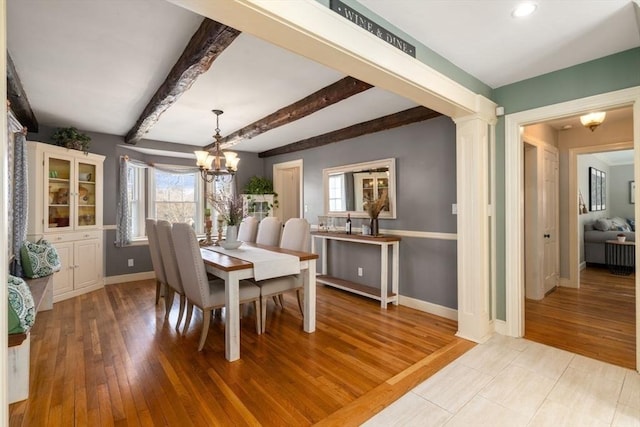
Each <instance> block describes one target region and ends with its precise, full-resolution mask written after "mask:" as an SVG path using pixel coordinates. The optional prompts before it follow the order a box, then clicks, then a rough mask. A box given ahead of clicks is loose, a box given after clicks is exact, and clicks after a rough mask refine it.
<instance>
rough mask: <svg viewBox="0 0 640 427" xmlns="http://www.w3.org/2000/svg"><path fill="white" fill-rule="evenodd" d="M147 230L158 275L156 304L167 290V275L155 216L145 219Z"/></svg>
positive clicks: (154, 268) (152, 261) (150, 249)
mask: <svg viewBox="0 0 640 427" xmlns="http://www.w3.org/2000/svg"><path fill="white" fill-rule="evenodd" d="M144 224H145V228H146V231H147V240H148V241H149V252H150V253H151V265H152V266H153V272H154V273H155V275H156V305H158V301H159V300H160V296H161V295H162V294H163V293H164V291H165V289H164V288H165V286H166V284H167V276H166V275H165V272H164V265H163V264H162V255H160V246H159V245H158V235H157V233H156V220H155V219H153V218H147V219H145V221H144Z"/></svg>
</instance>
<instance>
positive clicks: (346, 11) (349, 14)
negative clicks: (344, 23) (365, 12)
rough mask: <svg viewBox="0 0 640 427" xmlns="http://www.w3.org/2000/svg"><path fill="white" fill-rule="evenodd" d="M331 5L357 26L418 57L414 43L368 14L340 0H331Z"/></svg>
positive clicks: (332, 8)
mask: <svg viewBox="0 0 640 427" xmlns="http://www.w3.org/2000/svg"><path fill="white" fill-rule="evenodd" d="M329 7H330V8H331V10H333V11H334V12H336V13H338V14H339V15H341V16H343V17H344V18H347V19H348V20H349V21H351V22H353V23H354V24H356V25H357V26H359V27H361V28H364V29H365V30H367V31H369V32H370V33H371V34H373V35H375V36H376V37H378V38H380V39H382V40H384V41H386V42H387V43H389V44H390V45H392V46H393V47H396V48H398V49H400V50H401V51H403V52H404V53H406V54H407V55H411V56H413V57H414V58H415V57H416V47H415V46H414V45H412V44H409V43H407V42H406V41H404V40H403V39H401V38H400V37H398V36H396V35H395V34H393V33H392V32H391V31H389V30H386V29H384V28H382V27H381V26H380V25H378V24H376V23H375V22H373V21H372V20H370V19H369V18H367V17H366V16H362V15H361V14H360V13H358V12H356V11H355V10H353V9H352V8H350V7H349V6H347V5H346V4H344V3H342V2H341V1H340V0H331V3H330V4H329Z"/></svg>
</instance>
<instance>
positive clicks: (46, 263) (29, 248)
mask: <svg viewBox="0 0 640 427" xmlns="http://www.w3.org/2000/svg"><path fill="white" fill-rule="evenodd" d="M20 258H21V259H22V269H23V270H24V275H25V276H27V277H29V278H31V279H36V278H38V277H44V276H49V275H51V274H53V273H55V272H56V271H60V267H61V264H60V257H59V256H58V252H57V251H56V248H54V247H53V245H52V244H51V243H49V242H48V241H46V240H44V239H40V240H39V241H38V242H36V243H34V242H30V241H28V240H25V242H24V243H23V244H22V248H21V249H20Z"/></svg>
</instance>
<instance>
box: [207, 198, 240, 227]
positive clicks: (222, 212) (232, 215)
mask: <svg viewBox="0 0 640 427" xmlns="http://www.w3.org/2000/svg"><path fill="white" fill-rule="evenodd" d="M208 198H209V202H210V203H211V206H213V208H214V209H215V210H216V212H218V215H219V216H220V217H221V218H222V219H223V221H224V222H226V223H227V225H240V223H241V222H242V219H243V218H244V209H243V204H242V197H233V196H232V195H230V194H226V193H218V194H216V195H213V194H210V195H209V196H208Z"/></svg>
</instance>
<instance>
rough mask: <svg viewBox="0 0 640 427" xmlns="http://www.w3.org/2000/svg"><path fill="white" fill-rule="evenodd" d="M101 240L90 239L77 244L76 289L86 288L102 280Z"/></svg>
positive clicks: (75, 254)
mask: <svg viewBox="0 0 640 427" xmlns="http://www.w3.org/2000/svg"><path fill="white" fill-rule="evenodd" d="M101 256H102V252H101V250H100V240H99V239H88V240H81V241H78V242H75V253H74V258H75V259H74V260H75V266H74V267H75V270H74V279H75V289H81V288H86V287H87V286H92V285H95V284H96V283H98V280H100V271H101V269H102V268H101V263H100V257H101Z"/></svg>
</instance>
